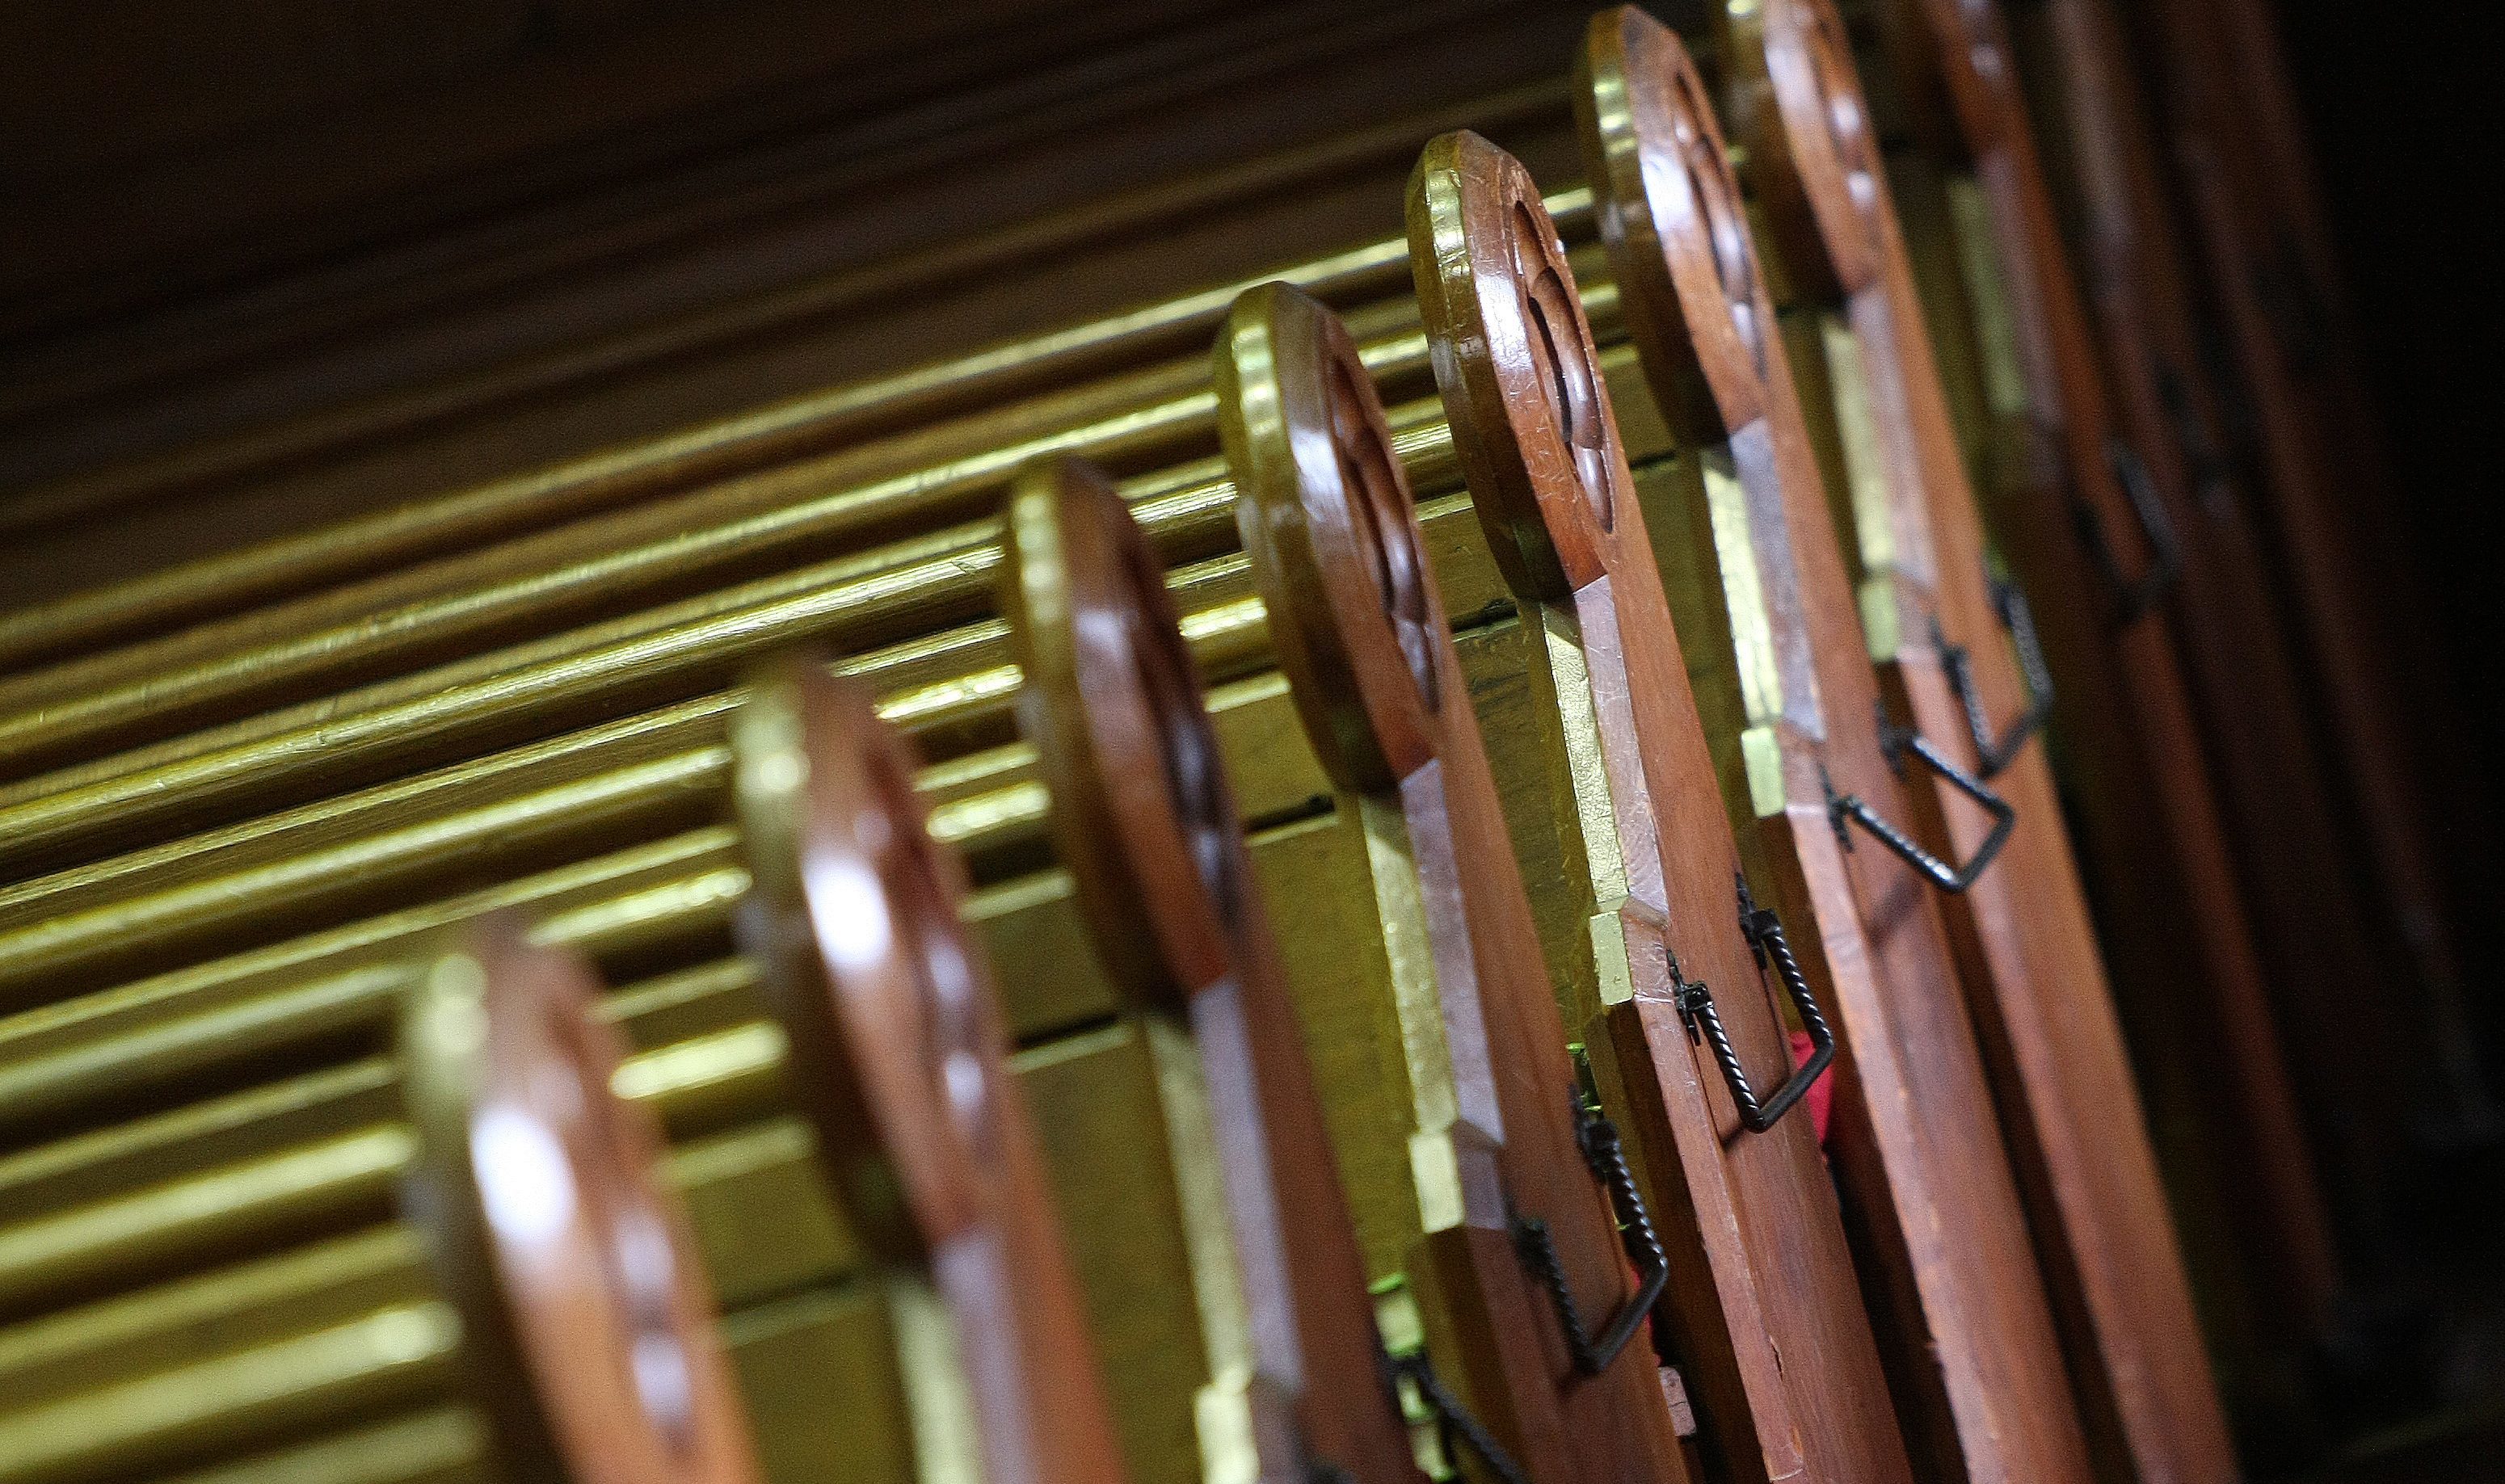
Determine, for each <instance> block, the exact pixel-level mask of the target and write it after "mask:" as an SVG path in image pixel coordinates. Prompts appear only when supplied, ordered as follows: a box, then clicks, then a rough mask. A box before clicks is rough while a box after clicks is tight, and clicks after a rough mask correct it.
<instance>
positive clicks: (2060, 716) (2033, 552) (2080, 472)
mask: <svg viewBox="0 0 2505 1484" xmlns="http://www.w3.org/2000/svg"><path fill="white" fill-rule="evenodd" d="M1883 19H1884V20H1885V21H1886V22H1887V23H1888V36H1889V41H1890V47H1891V52H1892V54H1893V55H1894V57H1895V58H1896V59H1897V65H1898V66H1899V68H1900V70H1901V71H1902V72H1903V73H1904V75H1905V79H1906V81H1905V83H1904V87H1905V89H1906V90H1907V91H1908V92H1909V93H1919V94H1923V95H1927V96H1930V97H1934V98H1937V99H1939V100H1941V102H1942V104H1943V105H1944V106H1943V107H1942V108H1941V110H1940V111H1939V113H1938V118H1939V119H1940V120H1941V121H1942V122H1943V123H1944V124H1947V125H1948V126H1949V128H1950V129H1952V130H1953V131H1954V132H1953V136H1946V135H1944V136H1943V137H1942V138H1940V139H1939V140H1938V141H1937V143H1938V147H1939V148H1941V149H1946V150H1953V151H1955V152H1957V158H1958V159H1961V160H1962V161H1963V162H1964V163H1963V164H1962V165H1961V166H1960V167H1959V168H1962V169H1964V170H1965V171H1966V172H1967V173H1968V174H1969V175H1970V178H1971V179H1972V180H1973V181H1974V182H1975V188H1976V190H1977V192H1978V194H1979V197H1980V200H1981V202H1982V203H1983V206H1984V215H1985V217H1986V218H1987V222H1988V231H1989V237H1990V252H1991V257H1992V262H1993V265H1994V267H1995V269H1996V271H1997V274H1998V277H1999V279H2000V281H2001V284H2002V286H2003V290H2004V293H2005V306H2006V327H2007V331H2008V334H2009V336H2010V342H2011V350H2012V352H2013V355H2014V361H2015V371H2016V375H2017V379H2018V383H2019V386H2020V388H2021V389H2022V393H2023V404H2024V419H2025V421H2024V427H2025V430H2026V431H2025V438H2026V443H2025V446H2024V449H2023V452H2022V455H2021V456H2022V458H2023V460H2024V466H2023V467H2024V470H2025V476H2024V478H2023V479H2022V480H2020V481H2019V482H2018V484H2017V485H2016V487H2013V488H2011V489H2008V490H2004V491H1995V500H1994V509H1993V516H1994V517H1995V518H1994V522H1993V524H1994V534H1995V535H1996V536H1997V537H1998V538H1999V539H2000V541H2001V542H2002V543H2003V544H2004V548H2005V550H2006V552H2007V554H2008V556H2009V558H2010V561H2011V563H2012V564H2013V566H2014V567H2015V568H2016V570H2017V572H2018V574H2019V576H2020V578H2021V580H2022V581H2023V583H2025V585H2026V588H2027V591H2028V593H2029V599H2030V601H2031V602H2032V603H2033V605H2034V611H2035V614H2036V618H2037V621H2038V627H2039V631H2040V632H2041V634H2042V637H2043V640H2044V644H2045V650H2046V654H2047V656H2048V658H2049V659H2050V660H2051V662H2052V665H2053V673H2054V679H2055V681H2056V683H2057V691H2058V694H2059V697H2060V701H2059V707H2058V711H2057V715H2056V722H2057V724H2058V726H2059V728H2060V735H2061V738H2062V741H2063V743H2064V748H2065V750H2066V753H2067V756H2068V757H2069V758H2070V760H2071V762H2072V767H2071V770H2070V779H2069V782H2070V784H2071V786H2072V787H2073V789H2074V790H2075V791H2076V797H2077V798H2078V801H2079V804H2080V809H2081V816H2080V817H2081V818H2082V819H2083V821H2084V822H2085V824H2086V827H2087V828H2086V833H2085V834H2084V835H2083V836H2082V838H2081V844H2082V845H2083V847H2084V848H2085V853H2086V857H2087V861H2088V864H2089V866H2090V869H2091V871H2092V872H2093V874H2094V876H2095V878H2096V880H2097V883H2098V900H2099V903H2100V904H2102V905H2103V907H2104V910H2105V912H2106V916H2105V918H2104V923H2105V926H2106V928H2107V932H2108V937H2107V942H2108V948H2109V950H2110V951H2111V952H2112V953H2113V954H2114V956H2115V965H2116V973H2115V977H2114V982H2115V983H2116V984H2117V986H2125V987H2128V988H2129V989H2130V990H2131V991H2132V993H2131V996H2130V997H2129V999H2128V1000H2127V1002H2126V1003H2125V1005H2124V1007H2123V1008H2124V1010H2125V1012H2126V1015H2127V1016H2129V1017H2130V1018H2131V1019H2132V1020H2134V1021H2135V1023H2136V1024H2137V1025H2138V1026H2140V1027H2142V1028H2143V1029H2141V1030H2140V1031H2139V1032H2138V1033H2136V1034H2135V1049H2137V1050H2138V1051H2140V1052H2141V1054H2143V1055H2145V1056H2149V1057H2152V1058H2157V1059H2159V1061H2160V1062H2161V1063H2162V1062H2163V1061H2165V1060H2171V1061H2173V1062H2174V1063H2176V1069H2175V1070H2174V1071H2172V1072H2170V1073H2169V1072H2160V1074H2159V1076H2160V1078H2161V1080H2166V1079H2170V1080H2171V1081H2172V1082H2173V1084H2174V1085H2175V1086H2176V1087H2179V1088H2181V1089H2183V1092H2182V1095H2183V1096H2184V1097H2185V1098H2186V1099H2188V1100H2190V1102H2191V1104H2192V1105H2193V1106H2197V1107H2201V1108H2203V1109H2204V1110H2205V1112H2204V1113H2203V1116H2204V1117H2205V1120H2206V1123H2207V1127H2208V1130H2209V1132H2210V1134H2211V1135H2212V1136H2213V1137H2218V1138H2221V1139H2224V1140H2227V1141H2229V1142H2228V1143H2227V1144H2226V1146H2225V1147H2224V1148H2223V1149H2222V1151H2221V1153H2220V1155H2219V1157H2218V1158H2216V1159H2214V1160H2212V1161H2211V1164H2212V1166H2213V1167H2214V1168H2213V1171H2212V1174H2213V1177H2214V1178H2215V1179H2217V1180H2220V1181H2222V1182H2225V1183H2227V1184H2229V1185H2230V1186H2231V1188H2232V1191H2233V1193H2232V1194H2231V1195H2229V1196H2227V1197H2226V1199H2225V1201H2224V1203H2223V1204H2224V1205H2225V1207H2226V1211H2227V1215H2228V1218H2229V1219H2231V1220H2232V1221H2233V1222H2235V1224H2236V1227H2237V1229H2238V1231H2239V1233H2240V1243H2241V1251H2242V1252H2243V1253H2245V1254H2247V1257H2246V1259H2245V1260H2246V1262H2247V1263H2248V1264H2249V1271H2250V1272H2252V1273H2254V1274H2257V1275H2267V1279H2266V1280H2262V1281H2266V1282H2267V1283H2268V1284H2269V1285H2270V1287H2271V1290H2273V1291H2274V1292H2275V1293H2276V1302H2272V1303H2270V1304H2268V1305H2267V1306H2265V1307H2264V1308H2262V1309H2261V1310H2259V1311H2257V1314H2258V1318H2259V1319H2260V1321H2261V1322H2262V1323H2263V1324H2264V1325H2267V1326H2270V1327H2271V1328H2274V1329H2276V1331H2277V1332H2278V1334H2279V1336H2280V1338H2279V1339H2278V1340H2277V1341H2276V1344H2278V1345H2279V1346H2280V1347H2282V1348H2284V1347H2288V1346H2302V1345H2303V1344H2306V1343H2309V1340H2308V1339H2307V1338H2305V1337H2306V1336H2318V1335H2320V1334H2322V1333H2324V1332H2325V1326H2326V1325H2328V1324H2329V1323H2330V1321H2331V1319H2332V1313H2333V1307H2334V1304H2335V1303H2336V1301H2337V1296H2338V1294H2339V1293H2340V1292H2341V1291H2342V1290H2343V1289H2344V1287H2345V1283H2346V1280H2345V1278H2344V1276H2343V1274H2342V1271H2341V1267H2342V1263H2341V1257H2340V1254H2338V1252H2337V1249H2336V1247H2335V1244H2334V1242H2333V1240H2332V1235H2331V1231H2330V1228H2329V1222H2328V1217H2327V1213H2326V1211H2325V1208H2324V1205H2323V1199H2322V1193H2321V1188H2320V1184H2319V1180H2318V1176H2317V1173H2316V1171H2315V1169H2314V1164H2313V1157H2312V1153H2311V1148H2309V1146H2308V1145H2307V1143H2306V1140H2305V1138H2304V1133H2303V1129H2302V1127H2301V1126H2300V1121H2299V1118H2298V1116H2297V1111H2296V1107H2295V1101H2294V1097H2293V1092H2292V1089H2291V1087H2290V1085H2289V1081H2288V1076H2287V1068H2286V1062H2285V1058H2284V1056H2283V1054H2282V1052H2281V1048H2280V1045H2279V1042H2278V1038H2277V1033H2276V1025H2275V1024H2274V1021H2273V1015H2272V1010H2271V1006H2270V1000H2269V995H2268V992H2267V990H2266V987H2265V983H2264V975H2263V971H2262V966H2261V958H2260V954H2259V950H2258V945H2257V943H2256V941H2255V937H2254V934H2253V929H2252V921H2251V917H2250V915H2249V913H2248V910H2247V908H2246V904H2245V902H2244V901H2243V898H2242V895H2241V891H2240V883H2239V882H2238V881H2237V879H2236V876H2235V871H2234V867H2233V860H2232V853H2231V850H2230V848H2229V845H2228V841H2227V838H2226V833H2225V829H2224V824H2223V820H2222V817H2221V813H2220V810H2219V805H2218V799H2217V795H2216V792H2215V786H2214V782H2213V779H2212V777H2211V775H2210V772H2209V769H2208V765H2207V761H2206V760H2205V757H2204V756H2203V754H2202V751H2201V740H2200V736H2199V732H2198V727H2197V724H2196V723H2195V718H2194V712H2193V707H2192V701H2191V695H2190V692H2189V688H2188V687H2187V685H2186V684H2185V681H2184V677H2183V673H2182V669H2181V666H2180V664H2179V662H2178V660H2177V658H2176V655H2177V653H2178V649H2177V646H2176V644H2175V643H2174V639H2173V620H2172V618H2171V616H2170V613H2169V612H2168V611H2167V608H2166V606H2165V605H2164V604H2159V605H2157V606H2156V607H2153V608H2144V609H2142V610H2141V611H2139V612H2136V613H2133V612H2131V611H2129V606H2128V605H2126V604H2124V603H2122V602H2120V601H2119V594H2118V590H2117V587H2116V585H2115V583H2114V581H2113V580H2112V579H2111V578H2109V577H2108V576H2107V574H2106V573H2105V572H2103V571H2102V570H2101V569H2100V567H2099V563H2098V561H2097V560H2096V559H2095V557H2094V556H2093V554H2092V550H2091V548H2090V546H2089V545H2088V544H2087V543H2086V541H2085V540H2084V539H2083V532H2085V531H2088V530H2091V529H2092V530H2094V531H2095V532H2097V533H2098V538H2097V539H2098V540H2099V541H2100V542H2101V543H2102V544H2103V546H2104V548H2106V549H2107V550H2108V551H2109V552H2112V553H2114V554H2113V562H2114V565H2115V566H2116V567H2117V568H2118V569H2119V577H2120V579H2121V582H2122V583H2124V584H2126V585H2128V584H2132V583H2139V582H2141V581H2142V580H2144V579H2145V578H2146V577H2147V575H2148V574H2149V573H2150V572H2151V571H2152V570H2153V569H2154V567H2155V565H2156V563H2157V553H2156V552H2155V550H2154V549H2153V548H2151V547H2150V546H2149V545H2148V544H2147V543H2146V542H2145V541H2144V540H2141V539H2140V538H2139V537H2138V535H2137V534H2136V533H2137V530H2138V526H2137V517H2136V515H2135V512H2134V510H2133V507H2132V503H2131V500H2130V499H2129V497H2128V495H2127V493H2126V491H2125V489H2124V486H2123V482H2122V479H2121V478H2120V477H2118V474H2117V469H2116V462H2115V449H2116V448H2117V447H2118V446H2123V445H2121V444H2119V441H2118V432H2119V430H2118V429H2117V427H2116V424H2115V421H2114V418H2113V414H2112V411H2111V406H2112V402H2111V395H2110V388H2109V385H2108V383H2107V381H2106V379H2105V371H2104V370H2103V368H2102V367H2101V366H2100V364H2099V351H2098V347H2097V345H2096V343H2095V340H2094V336H2093V329H2092V323H2091V321H2090V319H2089V317H2088V313H2087V310H2086V307H2085V304H2084V301H2083V300H2082V297H2081V295H2080V292H2079V289H2078V286H2077V283H2076V280H2075V278H2074V277H2073V273H2072V269H2071V266H2070V264H2069V260H2068V256H2067V254H2066V252H2065V250H2064V245H2063V242H2062V239H2061V235H2060V231H2059V227H2058V223H2057V221H2056V219H2055V214H2054V210H2053V206H2052V203H2051V200H2050V197H2049V195H2048V194H2047V191H2046V188H2045V182H2044V178H2043V172H2042V168H2041V166H2040V163H2039V160H2038V159H2037V155H2036V149H2035V144H2034V139H2033V135H2032V131H2031V129H2030V127H2029V122H2028V120H2027V117H2026V114H2025V112H2024V104H2023V100H2022V99H2021V97H2020V96H2019V94H2018V91H2017V79H2016V76H2015V74H2014V71H2013V70H2012V69H2013V67H2014V65H2015V63H2014V60H2013V58H2012V56H2011V53H2010V51H2009V47H2008V43H2007V40H2006V37H2005V36H2004V35H2003V34H2002V32H2001V29H2000V19H1999V13H1998V11H1997V9H1996V8H1995V7H1993V6H1992V5H1989V4H1985V3H1965V4H1960V3H1958V0H1904V3H1901V4H1895V5H1891V6H1889V7H1887V8H1886V9H1885V10H1884V13H1883ZM2160 986H2164V987H2165V988H2163V989H2161V988H2160ZM2231 1281H2232V1280H2231Z"/></svg>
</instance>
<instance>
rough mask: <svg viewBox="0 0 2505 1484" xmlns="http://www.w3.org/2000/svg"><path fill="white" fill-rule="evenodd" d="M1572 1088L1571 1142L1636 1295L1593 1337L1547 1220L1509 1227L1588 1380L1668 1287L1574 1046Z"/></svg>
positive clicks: (1644, 1214) (1647, 1222) (1644, 1215)
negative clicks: (1597, 1188) (1601, 1202)
mask: <svg viewBox="0 0 2505 1484" xmlns="http://www.w3.org/2000/svg"><path fill="white" fill-rule="evenodd" d="M1573 1054H1574V1073H1575V1079H1576V1082H1577V1086H1576V1089H1575V1094H1574V1099H1573V1103H1574V1143H1575V1144H1576V1146H1577V1147H1579V1148H1581V1149H1582V1151H1583V1162H1584V1163H1585V1164H1586V1165H1589V1166H1590V1167H1591V1170H1592V1176H1593V1178H1594V1179H1596V1180H1598V1181H1600V1183H1601V1184H1602V1185H1603V1187H1604V1188H1605V1189H1606V1190H1607V1191H1608V1192H1609V1210H1610V1212H1611V1214H1612V1215H1614V1216H1615V1217H1616V1218H1617V1222H1618V1240H1619V1241H1620V1242H1621V1243H1622V1244H1623V1245H1624V1246H1625V1248H1626V1253H1627V1260H1628V1261H1630V1262H1632V1263H1634V1264H1635V1268H1636V1276H1637V1283H1636V1290H1635V1292H1634V1293H1632V1294H1630V1295H1628V1297H1627V1301H1626V1302H1625V1303H1623V1304H1620V1305H1619V1306H1618V1312H1617V1313H1616V1315H1614V1316H1613V1317H1611V1319H1610V1320H1609V1323H1608V1325H1606V1327H1605V1328H1603V1329H1602V1331H1601V1332H1600V1334H1599V1335H1598V1336H1597V1337H1596V1336H1594V1335H1593V1334H1592V1333H1591V1331H1590V1330H1588V1329H1586V1328H1585V1327H1584V1326H1583V1311H1582V1308H1581V1306H1580V1305H1578V1304H1576V1303H1575V1301H1574V1290H1573V1289H1572V1288H1571V1287H1570V1285H1569V1284H1568V1283H1567V1281H1566V1265H1565V1264H1564V1263H1563V1262H1561V1261H1560V1260H1558V1256H1557V1244H1556V1241H1555V1240H1554V1239H1553V1238H1551V1237H1550V1236H1549V1234H1548V1223H1547V1222H1545V1221H1542V1220H1540V1219H1538V1218H1536V1217H1523V1218H1519V1219H1516V1220H1515V1221H1514V1223H1513V1239H1514V1246H1515V1249H1516V1250H1517V1251H1518V1252H1520V1253H1521V1254H1522V1260H1523V1261H1524V1263H1525V1264H1527V1265H1528V1266H1529V1267H1530V1268H1531V1270H1532V1271H1533V1272H1534V1273H1535V1274H1536V1275H1538V1278H1539V1282H1540V1286H1541V1287H1543V1288H1545V1289H1547V1290H1548V1296H1549V1298H1550V1300H1551V1301H1552V1302H1554V1303H1555V1304H1556V1306H1557V1325H1558V1327H1559V1328H1561V1329H1563V1330H1564V1331H1565V1332H1566V1349H1567V1351H1568V1352H1569V1353H1570V1355H1571V1356H1572V1357H1573V1360H1574V1368H1575V1369H1576V1370H1578V1371H1581V1372H1582V1373H1583V1374H1584V1375H1587V1376H1597V1375H1599V1374H1600V1373H1601V1372H1603V1371H1605V1370H1607V1369H1608V1368H1609V1365H1610V1362H1612V1361H1614V1360H1617V1358H1618V1355H1619V1353H1620V1352H1621V1351H1623V1350H1625V1349H1626V1348H1627V1342H1628V1341H1629V1340H1632V1339H1634V1338H1635V1334H1636V1329H1637V1327H1638V1326H1639V1325H1642V1323H1643V1321H1644V1317H1645V1316H1646V1315H1648V1314H1650V1313H1652V1309H1653V1305H1654V1304H1656V1303H1659V1302H1660V1301H1661V1293H1662V1290H1663V1289H1665V1288H1667V1287H1669V1285H1670V1254H1668V1253H1665V1252H1663V1251H1662V1248H1661V1238H1660V1236H1659V1234H1657V1233H1656V1232H1654V1230H1653V1226H1652V1213H1651V1212H1649V1211H1647V1210H1645V1209H1644V1199H1643V1191H1642V1190H1641V1188H1639V1187H1638V1186H1637V1184H1636V1177H1635V1172H1634V1171H1633V1170H1631V1169H1629V1168H1628V1167H1627V1151H1626V1146H1625V1144H1624V1143H1623V1142H1622V1141H1621V1140H1620V1138H1619V1137H1618V1126H1617V1124H1615V1123H1614V1122H1612V1121H1610V1119H1609V1116H1608V1115H1607V1114H1606V1113H1603V1112H1601V1098H1600V1093H1599V1092H1598V1091H1597V1090H1596V1089H1595V1088H1594V1087H1593V1085H1592V1063H1591V1059H1590V1057H1589V1056H1587V1055H1586V1054H1585V1052H1584V1050H1583V1048H1582V1047H1581V1046H1579V1045H1578V1046H1575V1047H1574V1048H1573Z"/></svg>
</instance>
